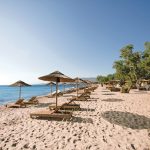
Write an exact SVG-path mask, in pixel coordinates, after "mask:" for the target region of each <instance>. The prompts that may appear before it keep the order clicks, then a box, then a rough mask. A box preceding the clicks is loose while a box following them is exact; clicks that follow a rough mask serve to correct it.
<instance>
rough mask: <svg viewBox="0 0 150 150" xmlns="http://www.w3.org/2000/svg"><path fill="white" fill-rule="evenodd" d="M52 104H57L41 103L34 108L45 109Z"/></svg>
mask: <svg viewBox="0 0 150 150" xmlns="http://www.w3.org/2000/svg"><path fill="white" fill-rule="evenodd" d="M51 104H55V103H40V104H38V105H36V106H34V107H37V108H41V107H42V108H44V107H48V106H49V105H51Z"/></svg>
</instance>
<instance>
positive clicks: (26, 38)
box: [0, 0, 150, 84]
mask: <svg viewBox="0 0 150 150" xmlns="http://www.w3.org/2000/svg"><path fill="white" fill-rule="evenodd" d="M149 6H150V1H149V0H6V1H4V0H0V61H1V63H0V84H10V83H13V82H15V81H16V80H20V79H21V80H24V81H26V82H28V83H41V81H40V80H38V79H37V78H38V77H39V76H42V75H45V74H48V73H51V72H52V71H55V70H59V71H61V72H63V73H64V74H66V75H68V76H70V77H77V76H79V77H95V76H97V75H98V74H102V75H106V74H109V73H113V72H114V70H113V69H112V64H113V62H114V61H115V60H116V59H118V58H119V50H120V49H121V48H122V47H123V46H125V45H126V44H130V43H131V44H134V45H135V49H136V50H143V49H144V47H143V44H144V42H145V41H149V40H150V9H149Z"/></svg>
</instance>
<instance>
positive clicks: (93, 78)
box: [82, 77, 97, 82]
mask: <svg viewBox="0 0 150 150" xmlns="http://www.w3.org/2000/svg"><path fill="white" fill-rule="evenodd" d="M82 79H83V80H89V81H92V82H96V81H97V80H96V78H95V77H89V78H84V77H83V78H82Z"/></svg>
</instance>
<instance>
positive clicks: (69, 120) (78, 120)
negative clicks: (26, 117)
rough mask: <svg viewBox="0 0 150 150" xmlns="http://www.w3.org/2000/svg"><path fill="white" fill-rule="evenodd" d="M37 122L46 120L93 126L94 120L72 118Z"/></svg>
mask: <svg viewBox="0 0 150 150" xmlns="http://www.w3.org/2000/svg"><path fill="white" fill-rule="evenodd" d="M36 119H37V120H46V121H59V122H62V121H64V122H70V123H91V124H93V120H92V119H91V118H81V117H74V116H73V117H72V118H70V119H58V118H41V117H39V118H36Z"/></svg>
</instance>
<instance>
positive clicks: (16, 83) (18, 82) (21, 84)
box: [10, 80, 31, 99]
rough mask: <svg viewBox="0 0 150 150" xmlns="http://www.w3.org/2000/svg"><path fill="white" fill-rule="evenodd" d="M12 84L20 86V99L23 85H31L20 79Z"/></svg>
mask: <svg viewBox="0 0 150 150" xmlns="http://www.w3.org/2000/svg"><path fill="white" fill-rule="evenodd" d="M10 86H18V87H19V99H20V98H21V87H22V86H31V85H29V84H27V83H25V82H23V81H21V80H19V81H17V82H15V83H13V84H11V85H10Z"/></svg>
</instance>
